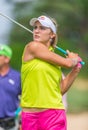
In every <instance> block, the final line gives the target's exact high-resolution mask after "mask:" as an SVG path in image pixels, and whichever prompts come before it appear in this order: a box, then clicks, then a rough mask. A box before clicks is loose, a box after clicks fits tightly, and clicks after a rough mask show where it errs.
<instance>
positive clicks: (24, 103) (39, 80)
mask: <svg viewBox="0 0 88 130" xmlns="http://www.w3.org/2000/svg"><path fill="white" fill-rule="evenodd" d="M61 77H62V73H61V68H60V67H57V66H55V65H52V64H50V63H47V62H45V61H42V60H39V59H33V60H31V61H27V62H22V68H21V79H22V96H21V107H28V108H29V107H30V108H56V109H64V105H63V103H62V95H61V92H60V81H61Z"/></svg>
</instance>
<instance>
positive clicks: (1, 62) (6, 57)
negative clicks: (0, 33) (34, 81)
mask: <svg viewBox="0 0 88 130" xmlns="http://www.w3.org/2000/svg"><path fill="white" fill-rule="evenodd" d="M11 58H12V49H11V48H10V47H9V46H7V45H4V44H0V130H17V127H16V124H15V123H16V122H15V119H16V118H15V112H16V110H17V108H18V107H19V100H20V98H19V96H20V95H21V78H20V72H18V71H17V70H15V69H13V68H11V67H10V61H11Z"/></svg>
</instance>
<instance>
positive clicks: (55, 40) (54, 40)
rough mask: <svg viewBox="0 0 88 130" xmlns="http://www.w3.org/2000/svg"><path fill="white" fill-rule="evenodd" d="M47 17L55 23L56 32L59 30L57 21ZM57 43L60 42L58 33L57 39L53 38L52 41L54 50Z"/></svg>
mask: <svg viewBox="0 0 88 130" xmlns="http://www.w3.org/2000/svg"><path fill="white" fill-rule="evenodd" d="M47 17H48V18H49V19H50V20H51V21H52V22H53V24H54V25H55V27H56V30H57V28H58V24H57V21H56V20H55V19H54V18H52V17H50V16H47ZM57 41H58V36H57V33H56V34H55V37H54V38H52V39H51V41H50V43H51V46H52V47H53V48H55V46H56V44H57Z"/></svg>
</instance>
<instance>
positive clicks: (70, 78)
mask: <svg viewBox="0 0 88 130" xmlns="http://www.w3.org/2000/svg"><path fill="white" fill-rule="evenodd" d="M81 67H82V65H81V64H78V65H76V66H75V67H74V68H73V69H72V71H71V72H70V73H68V75H67V76H66V77H64V79H63V78H62V81H61V93H62V95H64V94H65V93H66V92H67V91H68V90H69V88H70V87H71V85H72V83H73V82H74V80H75V79H76V77H77V75H78V74H79V72H80V69H81Z"/></svg>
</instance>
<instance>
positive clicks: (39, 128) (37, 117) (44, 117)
mask: <svg viewBox="0 0 88 130" xmlns="http://www.w3.org/2000/svg"><path fill="white" fill-rule="evenodd" d="M22 130H67V121H66V113H65V110H59V109H48V110H45V111H43V112H35V113H30V112H22Z"/></svg>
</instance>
